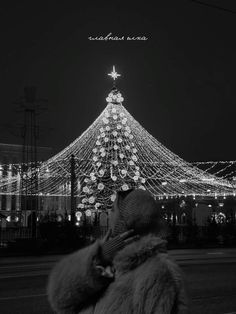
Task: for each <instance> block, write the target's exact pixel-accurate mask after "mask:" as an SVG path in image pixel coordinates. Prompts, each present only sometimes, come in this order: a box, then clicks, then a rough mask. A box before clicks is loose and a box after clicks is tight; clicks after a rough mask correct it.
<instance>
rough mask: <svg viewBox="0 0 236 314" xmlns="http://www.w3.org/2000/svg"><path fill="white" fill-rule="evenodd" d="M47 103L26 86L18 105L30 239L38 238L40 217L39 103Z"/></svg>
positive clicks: (23, 205)
mask: <svg viewBox="0 0 236 314" xmlns="http://www.w3.org/2000/svg"><path fill="white" fill-rule="evenodd" d="M39 102H46V100H44V99H36V87H35V86H26V87H25V88H24V96H23V97H21V98H20V99H19V100H18V101H17V102H15V103H16V104H18V105H19V106H20V111H23V113H24V125H23V127H22V138H23V146H22V164H21V171H20V175H21V180H20V197H21V210H22V213H23V215H24V219H25V220H27V219H28V216H27V213H30V216H29V217H30V219H28V222H27V221H26V224H27V225H28V223H29V227H30V237H31V238H37V215H38V210H39V208H38V160H37V146H38V145H37V140H38V137H39V134H38V133H39V127H38V125H37V122H36V116H37V115H38V114H39V111H40V110H42V109H44V108H42V107H41V106H40V105H39V104H38V103H39Z"/></svg>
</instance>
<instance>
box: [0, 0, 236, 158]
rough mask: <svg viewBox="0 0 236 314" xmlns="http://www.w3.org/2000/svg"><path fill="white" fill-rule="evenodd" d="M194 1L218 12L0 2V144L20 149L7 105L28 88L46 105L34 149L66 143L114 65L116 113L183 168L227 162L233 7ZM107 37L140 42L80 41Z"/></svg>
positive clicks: (103, 90)
mask: <svg viewBox="0 0 236 314" xmlns="http://www.w3.org/2000/svg"><path fill="white" fill-rule="evenodd" d="M15 2H16V1H15ZM59 2H60V3H59ZM203 2H205V3H207V4H210V5H213V6H214V5H215V6H221V7H223V8H225V9H227V10H228V11H227V10H225V11H224V10H220V9H218V8H215V7H210V6H205V5H202V4H200V3H196V2H193V1H190V0H179V1H176V0H173V1H170V0H169V1H156V4H155V6H154V5H151V4H150V3H151V2H149V1H146V2H145V1H140V2H138V1H135V2H134V1H129V2H128V1H124V2H122V1H106V2H105V1H73V2H72V1H58V2H56V1H55V2H54V1H50V3H47V2H46V1H44V2H43V1H17V2H16V3H14V2H11V1H9V2H5V3H4V4H3V3H1V4H0V24H1V28H0V33H1V34H0V35H1V36H0V40H1V49H0V80H1V82H0V83H1V115H0V127H1V133H0V142H2V143H21V142H22V139H21V138H20V137H15V136H13V135H12V132H15V131H14V130H16V129H12V130H9V129H7V128H6V127H5V125H6V124H10V125H11V126H15V127H17V126H18V124H19V123H20V122H21V121H22V119H23V117H22V115H21V114H19V113H16V112H15V111H16V108H17V106H16V105H14V104H13V102H14V101H15V100H16V99H17V98H19V97H20V96H22V95H23V88H24V86H25V85H29V84H32V85H36V86H37V87H38V96H39V97H41V98H47V99H48V105H47V106H48V111H47V112H43V113H42V114H41V117H40V125H41V128H42V129H43V131H42V133H41V137H40V140H39V144H40V145H47V146H51V147H53V149H54V151H55V152H58V151H59V150H60V149H62V148H64V147H65V146H67V145H68V144H69V143H70V142H71V141H73V140H74V139H75V138H76V137H78V136H79V135H80V134H81V133H82V132H83V131H84V130H85V129H86V128H87V127H88V126H89V125H90V124H91V123H92V122H93V120H94V119H95V118H96V117H97V116H98V114H99V113H100V112H101V111H102V110H103V109H104V107H105V106H106V101H105V98H106V96H107V93H108V92H109V90H110V88H111V87H112V82H111V80H110V79H109V77H108V76H107V73H108V72H110V71H111V68H112V65H113V64H115V65H116V67H117V70H118V72H119V73H121V75H122V78H121V79H120V80H119V83H118V86H119V89H120V91H121V92H122V94H123V96H124V98H125V102H124V105H125V107H126V108H127V110H128V111H129V112H130V113H131V114H132V115H133V116H134V118H135V119H136V120H138V121H139V122H140V123H141V124H142V125H143V127H145V128H146V129H147V130H148V131H149V132H150V133H151V134H152V135H153V136H155V137H156V138H157V139H158V140H159V141H160V142H161V143H162V144H164V145H166V146H167V147H168V148H169V149H171V150H172V151H173V152H175V153H176V154H178V155H180V156H181V157H183V158H184V159H186V160H188V161H200V160H235V159H236V144H235V140H234V139H235V135H236V128H235V119H236V115H235V111H236V110H235V106H236V96H235V88H236V78H235V73H236V71H235V70H236V42H235V31H236V14H235V13H236V3H235V1H223V0H221V1H220V0H215V1H213V0H212V1H210V0H203ZM230 11H235V13H233V12H230ZM110 32H111V33H112V34H113V36H140V35H144V36H146V37H148V40H147V41H136V42H128V41H121V42H114V41H109V42H105V41H101V42H99V41H93V42H91V41H89V40H88V37H89V36H100V35H103V36H105V35H107V34H108V33H110ZM49 129H51V130H49ZM9 131H10V132H9Z"/></svg>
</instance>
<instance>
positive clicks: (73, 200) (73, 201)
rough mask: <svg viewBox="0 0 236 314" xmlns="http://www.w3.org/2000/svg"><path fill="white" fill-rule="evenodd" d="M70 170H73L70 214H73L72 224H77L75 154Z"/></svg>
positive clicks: (72, 157)
mask: <svg viewBox="0 0 236 314" xmlns="http://www.w3.org/2000/svg"><path fill="white" fill-rule="evenodd" d="M70 170H71V176H70V180H71V191H70V192H71V194H70V196H71V202H70V206H71V207H70V214H71V224H72V225H73V226H74V225H75V218H76V217H75V207H76V199H75V184H76V175H75V156H74V155H73V154H72V155H71V159H70Z"/></svg>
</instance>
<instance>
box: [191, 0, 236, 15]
mask: <svg viewBox="0 0 236 314" xmlns="http://www.w3.org/2000/svg"><path fill="white" fill-rule="evenodd" d="M190 1H191V2H195V3H198V4H201V5H205V6H207V7H210V8H214V9H218V10H221V11H225V12H228V13H232V14H236V11H233V10H230V9H227V8H223V7H220V6H218V5H216V4H210V3H206V2H204V1H199V0H190Z"/></svg>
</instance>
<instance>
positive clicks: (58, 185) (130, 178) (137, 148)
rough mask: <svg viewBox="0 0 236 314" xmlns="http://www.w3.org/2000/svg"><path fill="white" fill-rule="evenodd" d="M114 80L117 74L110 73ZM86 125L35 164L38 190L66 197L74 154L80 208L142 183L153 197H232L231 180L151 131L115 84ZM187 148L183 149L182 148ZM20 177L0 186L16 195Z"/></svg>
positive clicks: (103, 205) (101, 204)
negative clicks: (203, 167) (185, 156)
mask: <svg viewBox="0 0 236 314" xmlns="http://www.w3.org/2000/svg"><path fill="white" fill-rule="evenodd" d="M109 75H110V76H111V77H112V78H113V80H114V81H115V80H116V79H117V78H118V77H119V76H120V75H119V74H118V73H117V72H116V71H115V68H114V67H113V71H112V72H111V73H110V74H109ZM106 101H107V106H106V107H105V109H104V110H103V111H102V113H101V114H100V115H99V117H98V118H97V119H96V120H95V121H94V122H93V123H92V124H91V125H90V127H89V128H88V129H87V130H86V131H85V132H84V133H83V134H82V135H81V136H80V137H78V138H77V139H76V140H75V141H74V142H72V143H71V144H70V145H69V146H67V147H66V148H65V149H63V150H62V151H61V152H59V153H58V154H56V155H55V156H53V157H52V158H50V159H49V160H47V161H45V162H43V163H42V164H41V165H40V167H39V170H38V171H39V174H38V177H39V184H38V187H39V195H42V196H70V159H71V156H72V155H74V156H75V160H76V167H75V172H76V173H75V174H76V179H77V191H75V195H76V196H77V198H78V200H79V203H78V207H79V208H83V209H86V208H90V209H91V208H94V209H105V208H107V206H109V205H110V204H111V203H112V200H113V199H114V193H115V191H117V190H127V189H129V188H132V187H135V188H141V189H147V190H149V191H150V192H151V193H152V194H153V195H154V196H155V197H157V198H173V197H179V196H192V197H193V198H195V197H197V196H200V197H202V196H204V197H205V196H210V197H215V198H217V197H218V196H222V197H226V196H227V195H233V196H235V190H236V188H235V185H233V184H232V183H231V182H229V181H227V180H224V179H221V178H219V177H217V176H214V175H212V174H210V173H208V172H207V171H203V170H200V169H199V168H198V167H196V166H193V165H192V164H190V163H188V162H186V161H184V160H183V159H181V158H180V157H179V156H177V155H176V154H174V153H173V152H171V151H170V150H168V149H167V148H166V147H165V146H163V145H162V144H161V143H160V142H158V141H157V140H156V139H155V138H154V137H153V136H152V135H151V134H149V133H148V132H147V131H146V130H145V129H144V128H143V127H142V126H141V125H140V124H139V123H138V122H137V121H136V120H135V119H134V118H133V117H132V115H131V114H130V113H129V112H128V111H127V110H126V109H125V107H124V106H123V101H124V99H123V97H122V95H121V93H120V92H119V91H118V89H117V88H116V86H115V85H114V87H113V89H112V90H111V92H110V93H109V95H108V97H107V98H106ZM186 149H187V148H186ZM17 180H19V175H18V176H13V177H11V178H1V180H0V191H6V190H7V191H8V193H11V194H19V193H20V191H19V188H18V187H19V184H14V182H16V181H17Z"/></svg>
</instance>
